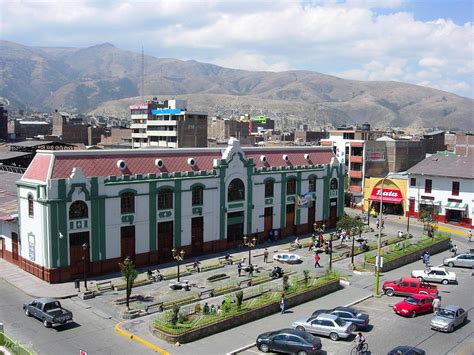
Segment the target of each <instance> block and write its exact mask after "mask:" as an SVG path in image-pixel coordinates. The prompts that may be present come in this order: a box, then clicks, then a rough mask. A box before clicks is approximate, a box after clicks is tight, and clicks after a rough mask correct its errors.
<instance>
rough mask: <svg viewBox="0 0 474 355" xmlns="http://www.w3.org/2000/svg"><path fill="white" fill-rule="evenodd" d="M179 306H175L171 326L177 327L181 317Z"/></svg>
mask: <svg viewBox="0 0 474 355" xmlns="http://www.w3.org/2000/svg"><path fill="white" fill-rule="evenodd" d="M179 308H180V307H179V306H178V305H177V304H176V303H175V304H174V305H173V310H172V314H171V324H172V325H176V323H178V317H179Z"/></svg>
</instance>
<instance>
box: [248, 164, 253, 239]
mask: <svg viewBox="0 0 474 355" xmlns="http://www.w3.org/2000/svg"><path fill="white" fill-rule="evenodd" d="M253 170H254V164H253V159H250V160H249V161H248V164H247V234H252V233H253V231H252V222H253V218H252V212H253V209H254V204H253Z"/></svg>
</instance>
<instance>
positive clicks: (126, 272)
mask: <svg viewBox="0 0 474 355" xmlns="http://www.w3.org/2000/svg"><path fill="white" fill-rule="evenodd" d="M119 267H120V272H121V274H122V277H123V279H124V280H125V284H126V294H125V298H126V302H127V303H126V306H127V311H129V310H130V295H131V294H132V288H133V283H134V282H135V279H136V278H137V276H138V272H137V269H136V268H135V264H134V263H133V261H132V260H130V258H129V257H128V256H127V257H126V258H125V260H124V261H123V262H122V263H119Z"/></svg>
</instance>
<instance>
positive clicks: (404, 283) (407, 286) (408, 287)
mask: <svg viewBox="0 0 474 355" xmlns="http://www.w3.org/2000/svg"><path fill="white" fill-rule="evenodd" d="M382 289H383V291H384V292H385V294H386V295H387V296H393V295H403V296H410V295H413V294H417V293H422V294H425V295H432V296H434V297H436V296H438V288H437V287H436V286H435V285H431V284H429V283H427V282H421V281H420V280H418V279H417V278H414V277H402V278H401V279H400V280H396V281H385V282H384V283H383V287H382Z"/></svg>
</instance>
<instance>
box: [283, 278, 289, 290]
mask: <svg viewBox="0 0 474 355" xmlns="http://www.w3.org/2000/svg"><path fill="white" fill-rule="evenodd" d="M289 288H290V285H289V283H288V275H283V290H285V291H286V290H288V289H289Z"/></svg>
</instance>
